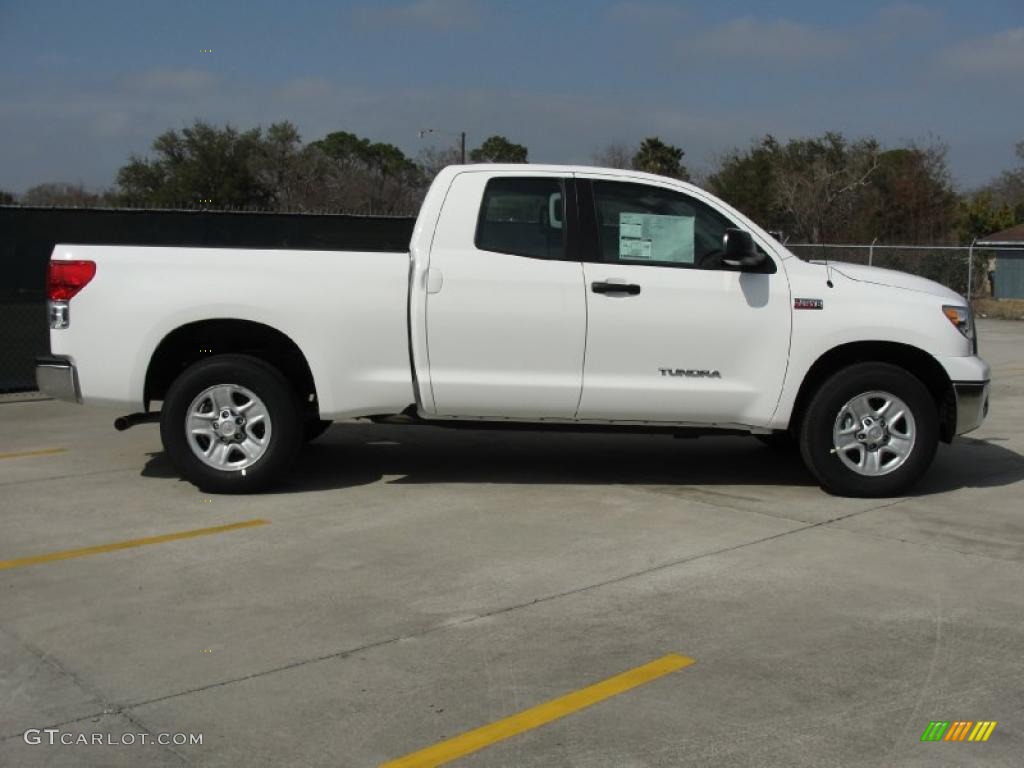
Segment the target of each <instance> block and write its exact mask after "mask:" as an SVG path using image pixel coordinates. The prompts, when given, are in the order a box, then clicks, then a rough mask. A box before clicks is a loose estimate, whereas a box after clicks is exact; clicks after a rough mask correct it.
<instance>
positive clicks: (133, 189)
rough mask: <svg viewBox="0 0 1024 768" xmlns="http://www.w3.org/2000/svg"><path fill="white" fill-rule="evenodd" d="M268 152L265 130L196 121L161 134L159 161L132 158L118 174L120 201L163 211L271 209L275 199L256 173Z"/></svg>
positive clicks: (156, 146) (157, 142)
mask: <svg viewBox="0 0 1024 768" xmlns="http://www.w3.org/2000/svg"><path fill="white" fill-rule="evenodd" d="M274 129H275V126H271V130H272V131H273V130H274ZM262 151H263V136H262V130H261V129H260V128H253V129H252V130H249V131H244V132H239V131H238V130H236V129H235V128H233V127H232V126H230V125H226V126H225V127H224V128H218V127H216V126H213V125H210V124H209V123H205V122H203V121H201V120H196V121H195V122H194V123H193V124H192V125H191V126H190V127H188V128H184V129H182V130H181V132H180V133H179V132H178V131H176V130H171V131H167V132H166V133H163V134H161V135H160V136H158V137H157V138H156V140H154V142H153V154H154V157H152V158H140V157H136V156H132V157H131V158H130V159H129V162H128V164H127V165H125V166H124V167H122V168H121V170H120V171H118V173H117V185H118V189H119V198H120V199H121V201H122V202H127V203H132V204H137V205H152V206H158V207H175V206H188V205H207V204H209V205H213V206H215V207H218V208H266V207H269V206H270V205H271V204H272V203H273V199H274V195H273V193H272V191H270V190H268V188H267V187H266V186H264V185H263V184H261V183H260V180H259V179H258V178H257V177H256V174H255V173H254V170H253V163H254V161H256V160H258V159H259V158H260V156H261V152H262Z"/></svg>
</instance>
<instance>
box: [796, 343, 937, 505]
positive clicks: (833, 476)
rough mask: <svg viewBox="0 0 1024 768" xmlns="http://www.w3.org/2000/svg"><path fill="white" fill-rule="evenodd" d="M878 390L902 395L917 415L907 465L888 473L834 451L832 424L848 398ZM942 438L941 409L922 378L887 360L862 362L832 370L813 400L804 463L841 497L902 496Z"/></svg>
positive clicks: (803, 438) (803, 433) (804, 427)
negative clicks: (862, 468) (857, 466)
mask: <svg viewBox="0 0 1024 768" xmlns="http://www.w3.org/2000/svg"><path fill="white" fill-rule="evenodd" d="M874 391H882V392H888V393H891V394H892V395H894V396H896V397H898V398H900V399H901V400H903V402H904V403H905V404H906V406H907V408H908V409H909V410H910V412H911V414H912V415H913V419H914V423H915V427H914V431H915V434H914V441H913V447H912V448H911V449H910V452H909V454H907V455H906V458H905V459H904V460H903V463H902V464H900V465H898V466H897V467H896V468H895V469H893V470H892V471H890V472H888V473H887V474H880V475H874V476H870V475H864V474H859V473H858V472H856V471H854V470H853V469H851V468H850V467H848V466H847V465H846V464H844V463H843V461H842V459H841V458H840V457H839V455H838V453H837V451H835V450H833V449H834V448H835V446H834V445H833V442H834V440H833V429H834V427H835V425H836V420H837V418H838V416H839V413H840V410H841V409H842V408H843V407H844V405H845V404H846V403H848V402H850V401H851V400H852V399H853V398H854V397H856V396H857V395H860V394H863V393H867V392H874ZM938 441H939V414H938V408H937V406H936V404H935V400H934V399H933V398H932V396H931V394H930V393H929V392H928V389H927V388H926V387H925V386H924V384H922V383H921V381H920V380H919V379H918V378H917V377H915V376H913V375H912V374H910V373H908V372H907V371H905V370H904V369H902V368H899V367H897V366H895V365H890V364H888V363H857V364H855V365H851V366H849V367H847V368H844V369H842V370H840V371H838V372H836V373H835V374H833V375H832V376H831V377H830V378H829V379H828V380H827V381H826V382H825V383H824V384H823V385H822V386H821V388H820V389H819V390H818V392H817V394H815V395H814V397H813V398H812V399H811V402H810V404H809V405H808V407H807V410H806V412H805V415H804V418H803V422H802V424H801V425H800V453H801V455H802V456H803V460H804V463H805V464H806V465H807V468H808V469H809V470H810V471H811V473H812V474H813V475H814V476H815V477H816V478H817V480H818V482H819V483H821V487H822V488H824V489H825V490H826V491H828V492H829V493H832V494H835V495H837V496H860V497H878V496H899V495H902V494H903V492H904V491H906V490H908V489H909V488H910V487H911V486H913V485H914V483H916V482H917V481H918V480H920V478H921V476H922V475H923V474H924V473H925V471H926V470H927V469H928V467H929V466H930V465H931V463H932V459H933V458H934V457H935V450H936V448H937V446H938ZM855 450H856V449H855ZM855 455H856V454H855Z"/></svg>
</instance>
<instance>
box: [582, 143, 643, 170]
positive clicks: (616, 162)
mask: <svg viewBox="0 0 1024 768" xmlns="http://www.w3.org/2000/svg"><path fill="white" fill-rule="evenodd" d="M635 155H636V149H633V148H632V147H630V146H629V145H627V144H626V143H625V142H622V141H613V142H612V143H611V144H608V145H607V146H604V147H602V148H601V149H595V150H594V151H593V152H592V153H591V155H590V160H591V162H592V163H593V164H594V165H596V166H598V167H600V168H622V169H628V168H632V167H633V157H634V156H635Z"/></svg>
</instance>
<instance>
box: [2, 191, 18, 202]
mask: <svg viewBox="0 0 1024 768" xmlns="http://www.w3.org/2000/svg"><path fill="white" fill-rule="evenodd" d="M14 202H15V200H14V195H13V194H12V193H10V192H7V191H6V190H3V189H0V205H12V204H13V203H14Z"/></svg>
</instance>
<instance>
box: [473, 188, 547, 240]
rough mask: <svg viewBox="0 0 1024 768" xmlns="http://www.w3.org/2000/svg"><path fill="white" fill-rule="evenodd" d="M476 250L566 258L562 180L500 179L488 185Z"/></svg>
mask: <svg viewBox="0 0 1024 768" xmlns="http://www.w3.org/2000/svg"><path fill="white" fill-rule="evenodd" d="M476 247H477V248H479V249H480V250H483V251H496V252H498V253H510V254H513V255H516V256H531V257H533V258H540V259H560V258H562V257H563V256H564V255H565V226H564V220H563V216H562V182H561V180H559V179H537V178H533V179H525V178H497V179H491V180H490V181H488V182H487V188H486V189H485V190H484V198H483V203H481V206H480V219H479V221H478V223H477V230H476Z"/></svg>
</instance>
